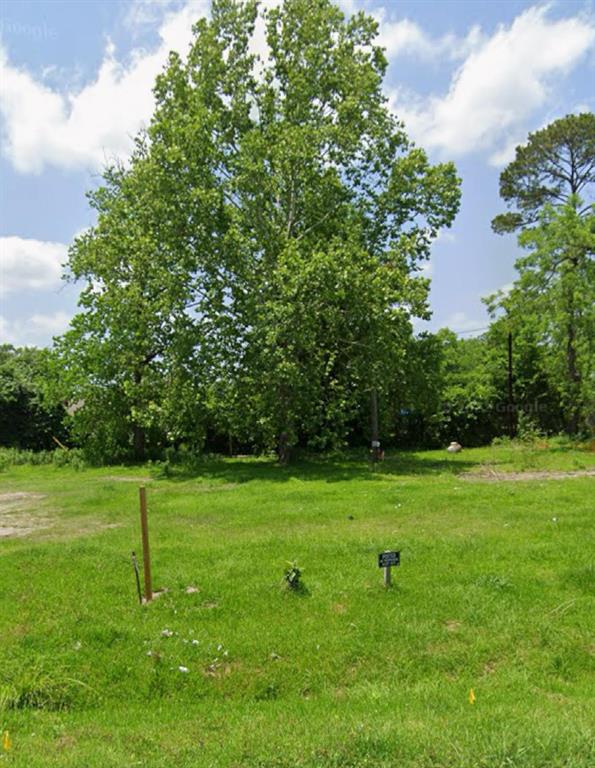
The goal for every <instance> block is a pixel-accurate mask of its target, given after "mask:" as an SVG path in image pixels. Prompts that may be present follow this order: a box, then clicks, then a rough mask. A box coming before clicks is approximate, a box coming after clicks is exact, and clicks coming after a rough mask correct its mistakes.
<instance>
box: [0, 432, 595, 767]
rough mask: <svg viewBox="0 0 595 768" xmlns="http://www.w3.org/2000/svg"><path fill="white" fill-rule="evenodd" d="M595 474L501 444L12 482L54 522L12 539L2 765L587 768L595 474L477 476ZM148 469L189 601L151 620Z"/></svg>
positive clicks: (1, 486)
mask: <svg viewBox="0 0 595 768" xmlns="http://www.w3.org/2000/svg"><path fill="white" fill-rule="evenodd" d="M594 466H595V456H594V454H593V453H589V452H587V451H578V450H573V449H569V448H564V447H557V448H550V449H543V450H537V449H528V448H519V447H514V446H508V447H506V446H502V447H498V448H485V449H477V450H468V451H464V452H463V453H461V454H460V455H457V456H449V455H447V454H446V453H445V452H443V451H433V452H424V453H396V454H393V455H390V456H388V457H387V460H386V461H385V462H384V464H383V465H382V466H381V467H380V468H379V469H378V470H377V471H375V472H371V471H370V469H369V468H368V465H367V463H366V462H365V461H358V460H357V459H356V458H355V457H354V458H348V459H344V460H338V459H335V460H330V459H329V460H328V461H322V460H320V461H308V462H306V461H303V462H299V463H296V464H295V465H293V466H290V467H288V468H285V469H282V468H279V467H277V466H275V465H274V463H273V462H272V461H267V460H256V459H253V460H251V459H229V460H225V459H217V460H215V459H213V460H210V461H205V462H204V464H203V465H202V466H201V467H199V468H198V469H196V470H195V471H193V472H189V471H187V472H184V471H182V470H177V471H174V472H173V474H172V476H170V477H162V478H160V477H158V476H157V473H156V472H154V471H153V472H151V470H150V469H149V468H147V467H132V468H131V467H110V468H103V469H83V470H78V471H77V470H74V469H71V468H69V467H63V468H58V467H54V466H37V467H31V466H20V467H12V468H8V469H6V470H5V471H4V472H2V473H1V474H0V496H1V495H3V494H9V493H15V492H27V493H33V494H40V496H39V497H30V498H29V499H28V500H24V501H23V503H24V504H28V505H29V506H28V509H27V508H25V509H24V511H23V512H22V514H23V515H25V514H26V515H27V516H28V517H26V518H25V517H24V518H23V519H24V520H25V521H26V523H27V524H30V525H31V527H33V525H34V523H35V521H36V520H37V521H43V523H44V525H45V526H46V527H44V528H39V529H37V530H36V531H33V532H32V533H30V534H29V535H27V536H20V537H17V538H14V537H13V538H8V537H3V538H0V731H8V732H9V735H10V740H11V742H12V746H11V748H10V749H9V750H8V751H4V752H2V747H1V744H0V754H1V755H2V757H0V766H23V767H24V766H27V768H41V767H43V768H46V767H50V766H76V767H77V768H79V767H80V768H83V767H84V768H87V767H92V768H93V767H96V766H97V767H99V766H101V768H107V767H108V766H118V768H121V767H122V766H168V767H169V766H175V767H176V768H186V767H187V766H201V767H202V766H221V767H223V766H225V767H227V766H230V767H231V766H234V767H236V768H240V767H242V768H245V767H248V766H250V767H254V768H265V767H266V768H274V767H275V768H298V767H299V768H305V767H306V766H307V767H308V768H331V767H332V768H348V767H350V766H352V767H356V766H358V767H359V766H370V767H374V768H382V767H384V766H386V767H388V766H391V768H393V767H395V768H399V767H401V768H402V767H403V766H406V767H409V766H416V767H418V768H422V767H424V768H430V766H431V767H432V768H437V767H438V766H441V767H443V768H457V767H458V766H460V767H461V768H463V767H465V768H467V767H471V766H483V767H486V768H487V767H488V766H489V767H490V768H492V767H495V766H502V767H504V766H506V767H507V768H520V767H521V766H531V768H535V767H537V766H543V768H554V767H555V766H567V767H568V768H571V767H575V766H581V767H582V766H588V765H592V764H593V763H594V761H595V742H594V735H593V729H592V726H593V709H592V707H593V703H594V702H593V699H594V693H595V684H594V675H593V671H594V670H593V655H594V652H595V645H594V642H595V641H594V636H595V631H594V629H595V627H594V620H593V617H594V611H593V608H594V602H595V601H594V591H593V586H594V580H595V568H594V565H593V552H594V549H595V548H594V546H593V530H594V529H593V507H594V505H593V498H594V497H595V494H594V493H593V489H594V480H593V478H592V477H577V478H572V479H549V480H548V479H545V478H539V479H535V480H531V481H525V482H515V481H513V480H507V481H498V482H488V481H485V482H484V481H481V480H475V481H469V479H467V478H465V477H463V476H462V475H463V474H464V473H468V472H478V471H479V472H480V473H483V472H485V471H486V469H488V470H489V469H492V470H493V469H495V470H498V471H499V472H500V471H516V472H519V471H527V470H531V471H539V470H564V471H572V470H584V469H588V468H593V467H594ZM143 477H150V479H149V480H147V482H146V484H147V488H148V498H149V514H150V532H151V545H152V555H153V575H154V584H155V586H156V587H160V586H163V587H167V589H168V592H167V593H166V594H165V595H164V596H162V597H160V598H159V599H158V600H155V601H154V602H153V603H152V604H150V605H148V606H143V607H141V606H139V604H138V601H137V597H136V588H135V583H134V576H133V571H132V567H131V563H130V551H131V550H132V549H135V550H136V551H137V552H140V534H139V524H138V485H139V483H140V482H141V481H142V478H143ZM5 498H6V497H5ZM12 514H17V513H12ZM23 524H25V523H23ZM0 525H1V520H0ZM393 548H395V549H400V551H401V566H400V568H398V569H397V570H396V571H394V574H395V575H394V587H393V588H392V589H390V590H384V589H383V587H382V572H381V570H379V569H378V567H377V555H378V552H380V551H382V550H384V549H393ZM290 560H297V561H298V563H299V565H300V567H301V568H302V570H303V581H304V583H305V587H306V589H305V590H304V591H303V592H302V593H292V592H290V591H288V590H287V589H284V588H283V585H282V580H283V570H284V568H285V566H286V563H287V561H290ZM190 585H191V586H194V587H196V588H197V590H198V591H195V592H192V593H187V592H186V588H187V587H188V586H190ZM164 630H169V632H168V633H166V634H169V633H170V632H172V633H173V635H171V636H164V634H163V633H164ZM180 667H183V668H185V669H187V670H188V671H181V670H180ZM471 689H473V692H474V694H475V702H474V703H470V700H469V697H470V690H471Z"/></svg>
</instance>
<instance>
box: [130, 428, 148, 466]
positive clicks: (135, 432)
mask: <svg viewBox="0 0 595 768" xmlns="http://www.w3.org/2000/svg"><path fill="white" fill-rule="evenodd" d="M132 438H133V443H134V458H135V459H136V460H137V461H144V460H145V430H144V428H143V427H139V425H138V424H133V425H132Z"/></svg>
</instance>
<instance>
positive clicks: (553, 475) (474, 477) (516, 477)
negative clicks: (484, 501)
mask: <svg viewBox="0 0 595 768" xmlns="http://www.w3.org/2000/svg"><path fill="white" fill-rule="evenodd" d="M459 477H461V478H462V479H463V480H471V481H478V482H482V483H500V482H503V481H504V482H512V483H518V482H523V481H526V480H567V479H569V478H572V477H595V469H577V470H576V471H574V472H556V471H548V470H540V471H528V472H496V471H495V470H493V469H486V470H481V471H479V472H465V473H463V474H461V475H459Z"/></svg>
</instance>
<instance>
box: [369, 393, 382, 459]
mask: <svg viewBox="0 0 595 768" xmlns="http://www.w3.org/2000/svg"><path fill="white" fill-rule="evenodd" d="M370 432H371V438H372V440H371V444H372V461H380V459H381V458H382V450H381V448H380V430H379V427H378V390H377V389H376V387H374V389H372V391H371V392H370Z"/></svg>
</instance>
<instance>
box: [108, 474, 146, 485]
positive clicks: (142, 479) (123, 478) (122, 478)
mask: <svg viewBox="0 0 595 768" xmlns="http://www.w3.org/2000/svg"><path fill="white" fill-rule="evenodd" d="M104 479H105V480H113V481H115V482H116V483H139V484H140V485H142V484H143V483H150V482H151V480H152V479H153V478H152V477H129V476H126V475H107V477H105V478H104Z"/></svg>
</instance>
